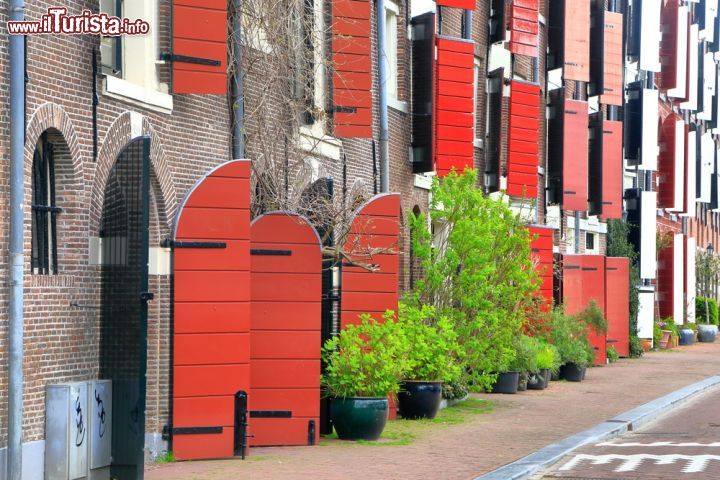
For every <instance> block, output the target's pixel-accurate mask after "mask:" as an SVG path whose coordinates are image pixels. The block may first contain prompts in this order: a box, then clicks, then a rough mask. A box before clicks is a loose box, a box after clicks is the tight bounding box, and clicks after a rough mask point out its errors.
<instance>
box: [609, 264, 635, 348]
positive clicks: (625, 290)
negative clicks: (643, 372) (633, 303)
mask: <svg viewBox="0 0 720 480" xmlns="http://www.w3.org/2000/svg"><path fill="white" fill-rule="evenodd" d="M605 265H606V266H605V310H606V311H605V315H606V317H607V323H608V332H607V341H608V344H609V345H612V346H613V347H614V348H615V351H616V352H617V353H618V355H620V356H621V357H629V356H630V305H629V304H630V291H629V286H630V260H629V259H628V258H627V257H607V258H606V259H605Z"/></svg>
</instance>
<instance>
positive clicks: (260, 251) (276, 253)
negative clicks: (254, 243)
mask: <svg viewBox="0 0 720 480" xmlns="http://www.w3.org/2000/svg"><path fill="white" fill-rule="evenodd" d="M250 255H257V256H266V257H289V256H291V255H292V250H271V249H264V248H252V249H250Z"/></svg>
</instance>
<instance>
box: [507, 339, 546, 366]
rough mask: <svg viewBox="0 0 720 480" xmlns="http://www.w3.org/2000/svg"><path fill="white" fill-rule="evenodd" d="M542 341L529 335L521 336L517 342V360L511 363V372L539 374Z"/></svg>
mask: <svg viewBox="0 0 720 480" xmlns="http://www.w3.org/2000/svg"><path fill="white" fill-rule="evenodd" d="M540 348H541V345H540V340H538V339H537V338H535V337H530V336H528V335H520V336H519V337H518V338H517V339H516V340H515V359H514V360H513V361H512V362H510V368H509V370H511V371H518V372H528V373H537V372H538V371H540V367H539V366H538V353H539V352H540Z"/></svg>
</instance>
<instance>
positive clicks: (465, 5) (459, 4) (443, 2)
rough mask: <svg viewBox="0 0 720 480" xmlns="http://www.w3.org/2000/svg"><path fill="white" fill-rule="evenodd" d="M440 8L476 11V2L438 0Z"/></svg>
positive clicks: (473, 0) (471, 0) (467, 0)
mask: <svg viewBox="0 0 720 480" xmlns="http://www.w3.org/2000/svg"><path fill="white" fill-rule="evenodd" d="M435 3H437V5H438V6H439V7H454V8H462V9H463V10H475V0H437V2H435Z"/></svg>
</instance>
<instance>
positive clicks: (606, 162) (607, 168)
mask: <svg viewBox="0 0 720 480" xmlns="http://www.w3.org/2000/svg"><path fill="white" fill-rule="evenodd" d="M602 134H603V140H602V141H603V145H602V152H603V155H602V157H603V158H602V214H601V216H602V218H606V219H608V218H622V213H623V200H622V197H623V174H624V172H623V158H622V155H623V150H622V142H623V124H622V122H615V121H610V120H604V121H603V132H602Z"/></svg>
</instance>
